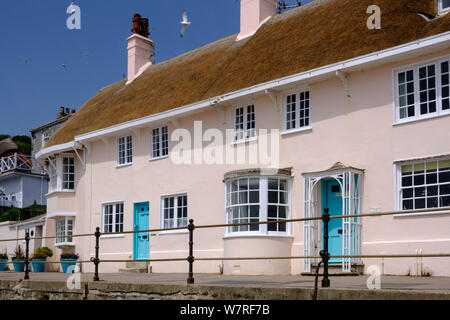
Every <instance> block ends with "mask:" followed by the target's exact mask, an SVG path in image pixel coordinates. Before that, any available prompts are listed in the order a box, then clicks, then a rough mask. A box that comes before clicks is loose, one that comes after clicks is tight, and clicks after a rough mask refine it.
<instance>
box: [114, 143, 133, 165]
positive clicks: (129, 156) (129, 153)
mask: <svg viewBox="0 0 450 320" xmlns="http://www.w3.org/2000/svg"><path fill="white" fill-rule="evenodd" d="M121 139H124V141H123V145H124V156H123V162H122V157H121V156H120V145H121V144H122V143H121ZM128 139H129V141H130V144H131V148H128ZM116 145H117V166H118V167H123V166H128V165H131V164H133V136H132V135H127V136H121V137H118V138H117V144H116Z"/></svg>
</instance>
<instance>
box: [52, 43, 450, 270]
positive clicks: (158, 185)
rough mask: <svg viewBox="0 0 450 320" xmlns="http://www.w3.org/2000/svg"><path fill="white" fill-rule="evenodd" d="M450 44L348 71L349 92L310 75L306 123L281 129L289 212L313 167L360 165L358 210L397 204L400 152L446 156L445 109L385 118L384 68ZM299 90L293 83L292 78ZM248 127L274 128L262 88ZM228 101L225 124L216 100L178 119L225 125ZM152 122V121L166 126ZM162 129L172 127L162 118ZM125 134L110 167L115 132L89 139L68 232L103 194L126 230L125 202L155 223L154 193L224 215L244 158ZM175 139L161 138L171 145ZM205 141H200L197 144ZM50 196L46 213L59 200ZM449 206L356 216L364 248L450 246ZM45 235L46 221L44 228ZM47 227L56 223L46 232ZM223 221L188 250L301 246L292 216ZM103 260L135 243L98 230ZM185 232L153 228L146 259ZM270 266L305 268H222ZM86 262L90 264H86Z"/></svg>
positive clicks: (298, 249)
mask: <svg viewBox="0 0 450 320" xmlns="http://www.w3.org/2000/svg"><path fill="white" fill-rule="evenodd" d="M449 53H450V50H446V51H442V52H436V53H434V54H430V55H427V56H423V57H421V58H420V59H414V60H408V61H406V60H405V61H402V62H401V63H395V64H387V65H383V66H380V67H376V68H372V69H367V70H363V71H357V72H353V73H351V74H350V75H349V88H350V95H351V97H350V98H347V97H346V95H345V92H344V87H343V84H342V82H341V81H340V79H339V78H338V77H336V78H333V79H329V80H325V81H320V82H317V83H311V84H309V89H310V92H311V108H312V109H311V113H312V114H311V117H312V119H311V120H312V129H311V130H308V131H303V132H297V133H290V134H285V135H282V136H280V138H279V141H280V153H281V156H280V159H281V164H280V167H281V168H284V167H292V168H293V169H292V173H293V178H292V190H291V198H292V204H291V212H292V218H301V217H303V201H304V199H303V185H304V178H303V176H302V173H304V172H312V171H321V170H325V169H327V168H329V167H331V166H332V165H333V164H334V163H336V162H338V161H340V162H342V163H344V164H346V165H349V166H353V167H357V168H361V169H364V170H365V174H364V187H363V204H362V211H363V212H369V211H370V210H371V208H380V210H382V211H391V210H394V209H395V203H394V170H393V166H394V162H395V161H397V160H402V159H409V158H421V157H428V156H434V155H442V154H448V155H450V147H449V143H448V141H449V138H450V131H449V130H448V128H449V125H450V117H449V116H443V117H438V118H432V119H428V120H421V121H417V122H412V123H408V124H402V125H393V106H392V103H393V102H392V101H393V97H392V70H393V68H396V67H399V66H403V65H408V64H410V63H414V62H417V61H424V60H426V59H429V58H431V57H438V56H442V55H444V54H449ZM298 89H300V87H298ZM253 103H254V104H255V111H256V126H257V129H259V128H269V129H270V128H281V113H280V111H279V110H277V108H276V107H275V105H274V102H273V101H272V99H271V98H270V97H269V96H268V95H258V96H255V97H253ZM229 107H230V106H228V107H227V109H226V112H225V114H226V117H225V120H226V123H225V124H224V123H222V120H221V117H220V114H219V113H218V112H217V111H216V110H215V109H212V108H211V109H209V110H205V111H204V112H201V113H198V114H196V115H193V116H189V117H185V118H181V119H180V120H179V127H180V128H186V129H188V130H189V131H191V132H192V131H193V122H194V120H202V121H203V129H204V130H206V129H208V128H218V129H220V130H222V131H223V130H225V129H227V128H230V127H231V124H230V123H231V122H230V108H229ZM165 124H166V123H160V124H158V125H155V127H157V126H161V125H165ZM168 126H169V132H172V131H173V130H174V129H175V127H174V126H173V125H172V124H169V125H168ZM138 133H139V135H138V136H136V135H135V134H134V133H132V132H124V135H125V134H127V135H128V134H131V135H133V148H134V149H133V164H132V165H130V166H126V167H120V168H118V167H116V138H115V137H111V138H109V143H108V144H106V143H105V142H103V141H98V142H94V143H92V144H91V145H90V150H89V152H88V153H87V156H86V159H87V160H86V168H85V169H82V170H81V173H80V174H79V175H77V191H76V193H75V210H76V212H77V218H76V228H75V232H76V233H85V232H94V231H95V227H96V226H100V225H101V208H102V204H103V203H108V202H115V201H124V205H125V221H124V230H132V227H133V204H134V203H137V202H144V201H149V203H150V227H151V228H159V227H160V215H161V196H164V195H173V194H180V193H187V195H188V215H189V218H192V219H194V220H195V224H197V225H205V224H220V223H224V222H225V214H224V211H225V210H224V206H225V204H224V189H225V187H224V184H223V182H222V180H223V176H224V173H226V172H229V171H232V170H237V169H240V168H251V167H255V166H249V165H189V166H188V165H174V164H173V163H172V162H171V160H170V159H169V158H166V159H160V160H155V161H150V160H149V159H150V128H142V129H139V130H138ZM173 145H174V143H172V142H170V143H169V150H170V149H171V148H172V147H173ZM205 145H206V143H205ZM76 165H77V168H81V164H80V163H79V161H78V159H76ZM58 203H59V202H58V201H53V200H51V199H50V201H49V212H52V211H54V210H58V208H57V207H60V206H62V204H58ZM449 226H450V214H442V215H428V216H427V215H423V216H415V217H379V218H364V219H363V229H362V230H363V232H362V252H363V253H367V254H376V253H390V254H393V253H415V250H417V249H423V253H441V252H446V253H448V252H449V249H450V237H449V236H448V227H449ZM47 231H48V232H50V234H51V232H52V231H51V228H48V230H47ZM53 232H54V231H53ZM224 235H225V234H224V229H223V228H215V229H206V230H203V229H202V230H196V231H195V238H194V242H195V256H196V257H222V256H228V257H230V256H236V255H241V256H248V255H254V256H256V255H263V256H270V255H277V256H280V255H289V254H292V255H296V256H298V255H303V234H302V224H299V223H297V224H293V226H292V234H288V235H287V236H286V237H282V238H275V237H272V238H271V237H267V238H258V237H256V238H244V237H240V238H234V237H233V238H224ZM76 241H77V242H76V251H77V252H79V253H80V254H81V256H82V258H84V259H89V257H91V256H93V253H94V239H93V238H80V239H77V240H76ZM100 248H101V249H100V252H101V258H102V259H105V258H106V259H130V258H132V251H133V242H132V237H131V236H130V235H125V236H121V237H117V238H104V239H101V242H100ZM187 250H188V234H187V233H156V232H155V233H152V234H151V236H150V257H151V258H155V259H157V258H174V257H183V258H184V257H186V256H187V253H188V251H187ZM364 263H365V266H366V267H367V266H369V265H371V264H377V265H380V266H382V268H383V270H384V272H385V273H386V274H400V275H404V274H407V273H408V270H412V269H415V268H416V260H415V259H403V260H387V259H385V260H384V261H381V259H371V260H364ZM423 263H424V267H425V268H428V269H429V270H431V271H432V272H433V274H434V275H436V276H439V275H445V276H450V271H449V270H450V259H448V258H440V259H424V260H423ZM220 265H221V261H212V262H206V261H198V262H195V267H194V268H195V272H211V273H217V272H219V266H220ZM236 265H238V266H239V272H240V274H255V273H256V274H273V273H292V274H298V273H300V272H302V271H303V263H302V261H301V260H293V261H289V260H283V261H270V262H261V263H260V262H255V261H242V262H231V263H228V262H226V263H224V272H225V273H228V274H232V273H233V272H237V271H236V270H237V268H236V267H235V266H236ZM123 267H124V264H119V263H117V264H107V265H106V264H102V265H101V268H100V270H101V272H116V271H117V270H118V269H119V268H123ZM84 270H85V271H92V270H93V265H92V264H89V265H86V266H85V269H84ZM152 270H153V272H183V273H185V272H187V270H188V265H187V262H164V263H162V262H155V263H152Z"/></svg>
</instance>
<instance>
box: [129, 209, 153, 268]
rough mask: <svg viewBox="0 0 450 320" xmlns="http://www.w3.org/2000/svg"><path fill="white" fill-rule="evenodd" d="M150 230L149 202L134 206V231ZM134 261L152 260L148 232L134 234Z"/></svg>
mask: <svg viewBox="0 0 450 320" xmlns="http://www.w3.org/2000/svg"><path fill="white" fill-rule="evenodd" d="M148 229H149V204H148V202H143V203H135V204H134V230H135V231H139V230H148ZM133 252H134V254H133V255H134V260H146V259H149V258H150V243H149V234H148V232H143V233H134V241H133Z"/></svg>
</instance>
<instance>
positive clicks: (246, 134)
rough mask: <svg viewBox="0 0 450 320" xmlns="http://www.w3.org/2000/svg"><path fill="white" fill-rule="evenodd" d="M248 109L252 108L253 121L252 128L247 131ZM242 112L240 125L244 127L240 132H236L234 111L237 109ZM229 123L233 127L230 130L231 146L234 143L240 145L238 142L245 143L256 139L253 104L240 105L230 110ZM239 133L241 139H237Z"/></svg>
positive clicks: (254, 108) (254, 107)
mask: <svg viewBox="0 0 450 320" xmlns="http://www.w3.org/2000/svg"><path fill="white" fill-rule="evenodd" d="M248 107H253V115H254V117H255V119H254V120H253V121H254V124H255V125H254V128H250V129H247V127H248V124H249V121H247V120H248V114H249V113H248ZM241 108H242V110H243V114H242V117H243V118H242V119H243V121H242V125H243V127H244V129H243V130H242V131H240V130H239V131H238V130H237V129H236V125H237V121H236V111H237V110H238V109H241ZM231 119H232V121H231V123H232V125H233V127H232V130H233V142H232V143H233V144H234V143H240V142H246V141H253V140H256V139H257V134H256V106H255V103H254V102H248V103H242V104H240V105H239V106H235V107H233V108H231ZM239 133H242V137H239V136H238V135H239Z"/></svg>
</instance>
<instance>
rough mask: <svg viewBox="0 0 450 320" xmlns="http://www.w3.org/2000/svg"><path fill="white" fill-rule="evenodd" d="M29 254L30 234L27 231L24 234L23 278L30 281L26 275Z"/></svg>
mask: <svg viewBox="0 0 450 320" xmlns="http://www.w3.org/2000/svg"><path fill="white" fill-rule="evenodd" d="M29 253H30V233H29V232H28V231H27V232H26V233H25V276H24V277H23V278H24V280H28V279H30V276H29V274H28V259H29Z"/></svg>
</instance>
